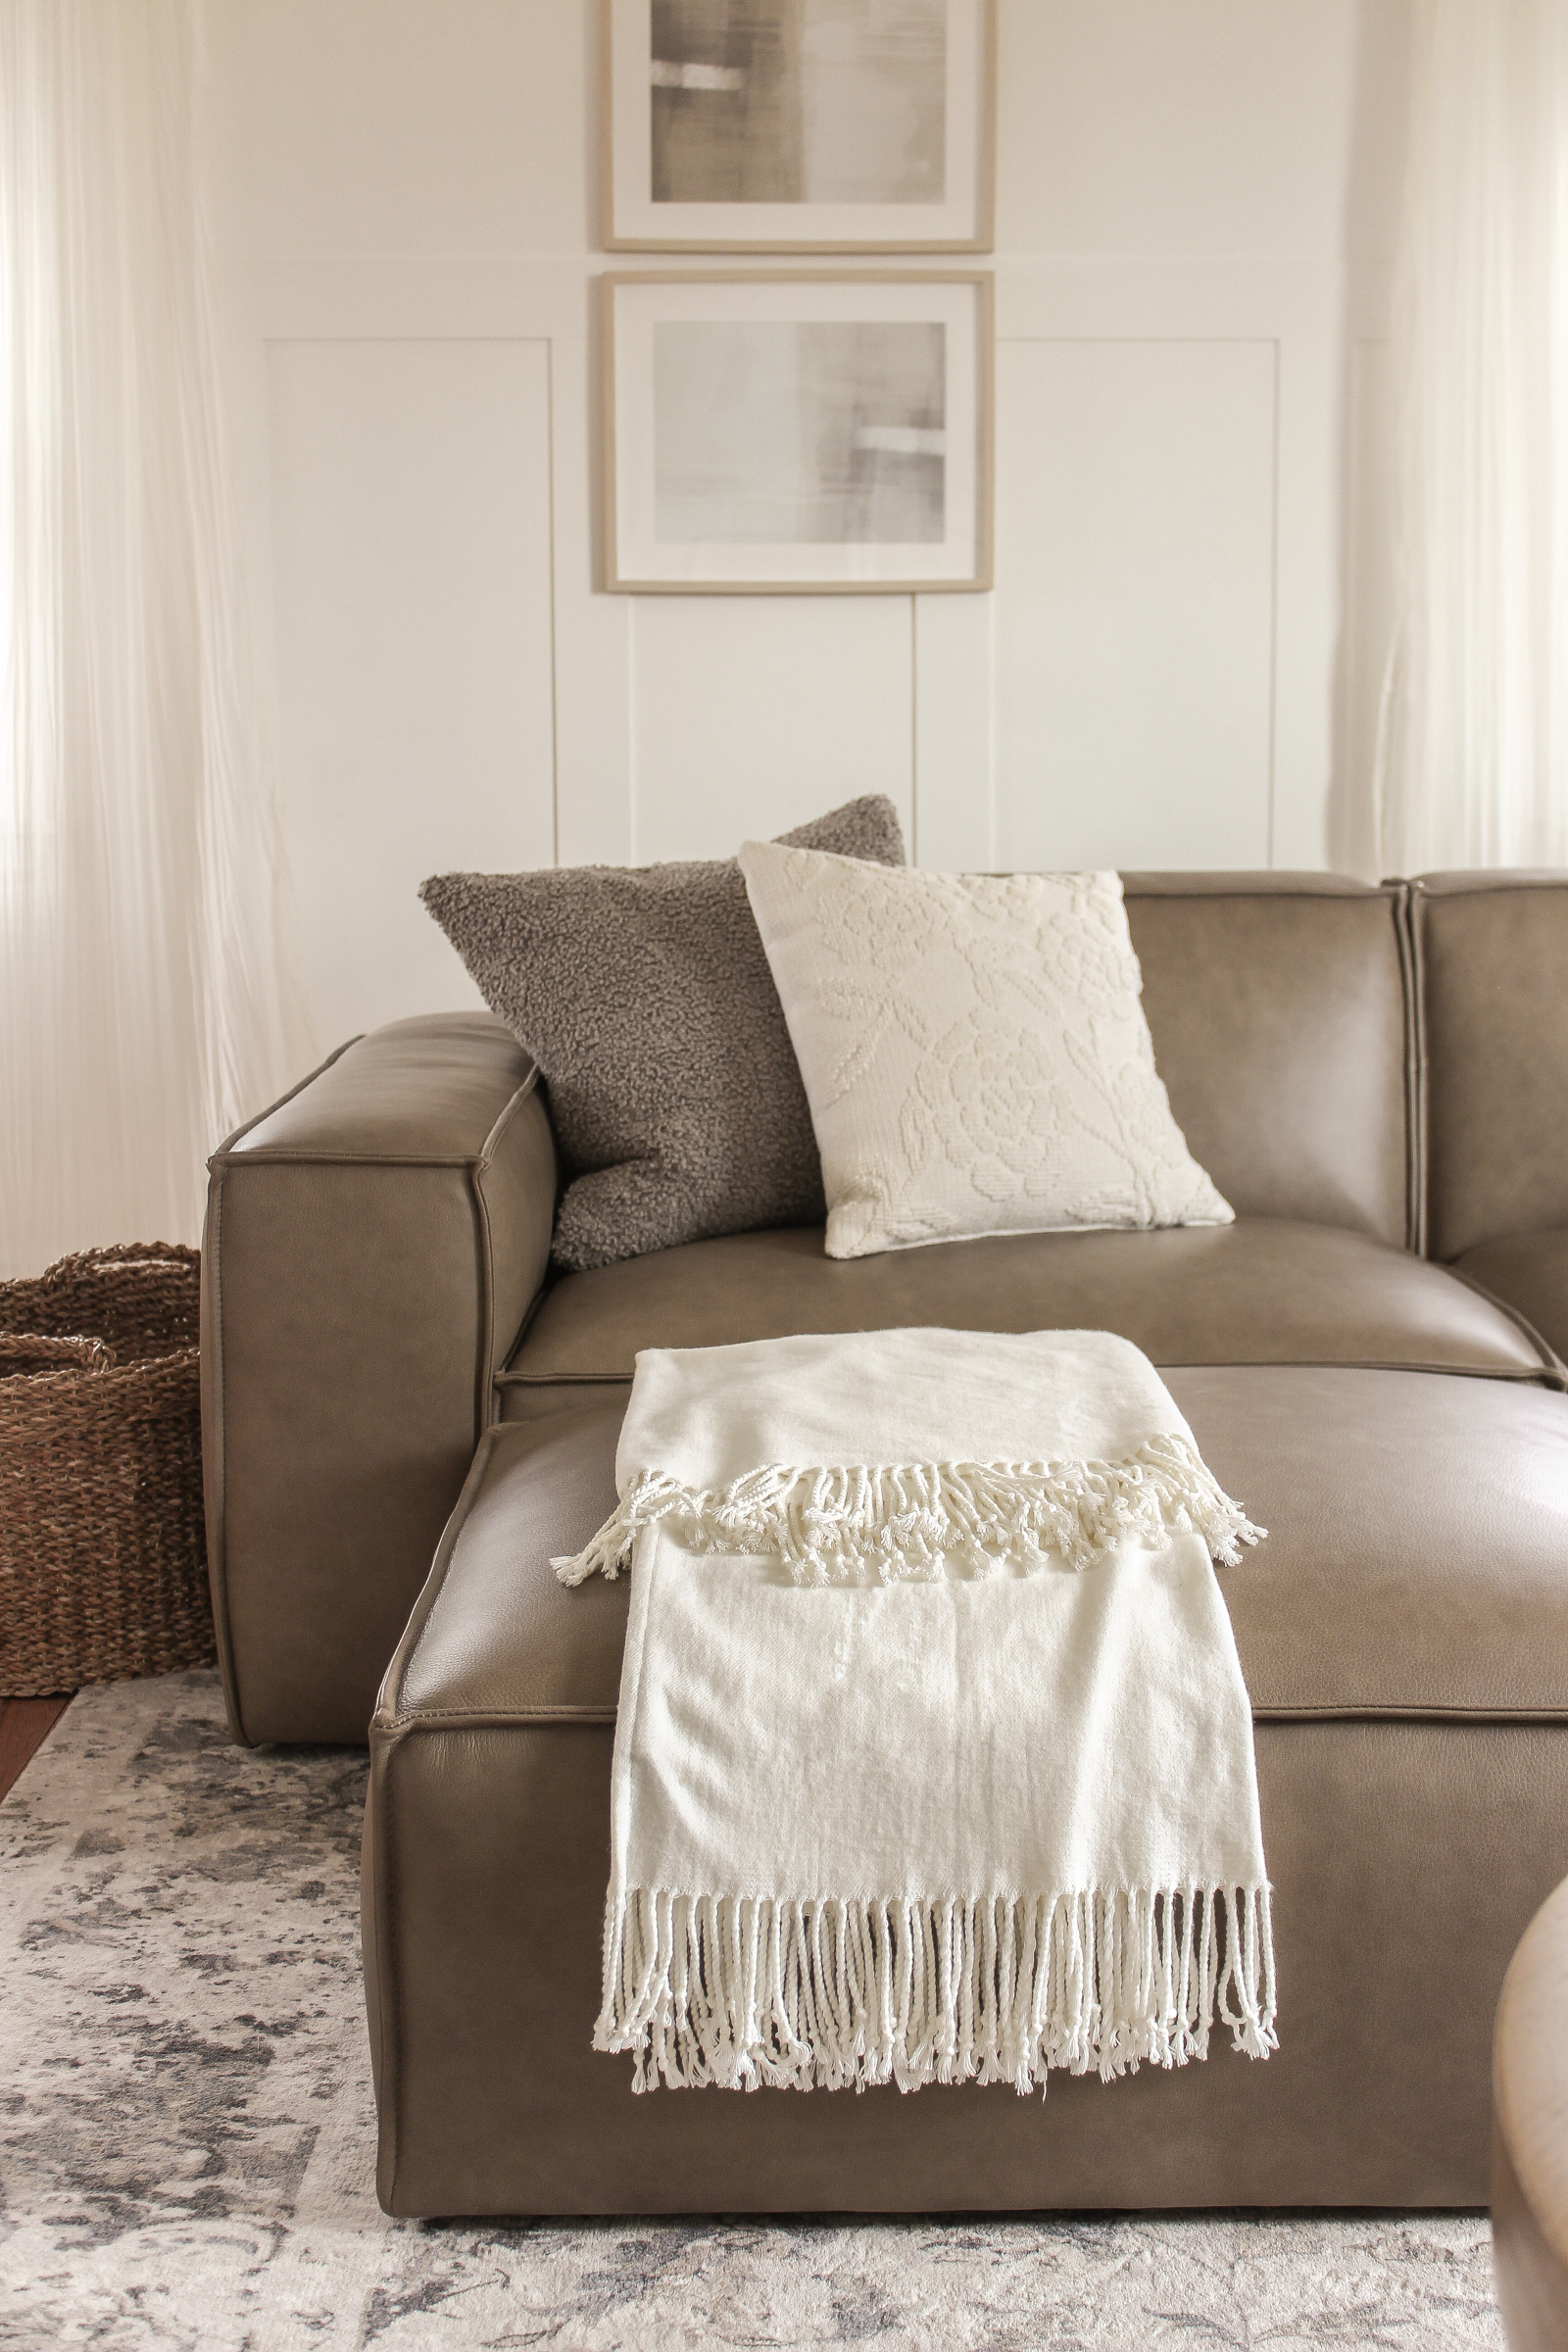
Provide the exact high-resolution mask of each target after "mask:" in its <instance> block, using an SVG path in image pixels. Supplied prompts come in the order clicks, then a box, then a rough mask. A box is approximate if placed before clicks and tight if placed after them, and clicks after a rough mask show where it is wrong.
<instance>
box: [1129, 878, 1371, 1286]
mask: <svg viewBox="0 0 1568 2352" xmlns="http://www.w3.org/2000/svg"><path fill="white" fill-rule="evenodd" d="M1122 884H1123V888H1124V890H1125V892H1126V899H1127V920H1128V925H1129V927H1130V929H1131V932H1132V939H1133V945H1134V947H1135V948H1136V949H1137V951H1138V958H1139V961H1140V963H1141V964H1142V966H1143V974H1144V1009H1145V1011H1146V1012H1147V1014H1148V1016H1149V1026H1150V1030H1151V1033H1152V1037H1153V1041H1154V1059H1155V1062H1156V1064H1157V1066H1158V1069H1159V1074H1160V1076H1161V1077H1162V1078H1163V1079H1164V1081H1165V1086H1166V1089H1167V1091H1168V1093H1169V1095H1170V1103H1171V1109H1172V1110H1173V1111H1174V1112H1175V1114H1176V1118H1177V1121H1178V1123H1179V1125H1180V1126H1181V1129H1182V1131H1183V1133H1184V1134H1185V1136H1186V1138H1187V1143H1188V1147H1189V1149H1190V1150H1191V1152H1192V1153H1193V1156H1194V1158H1195V1159H1197V1160H1199V1161H1200V1162H1201V1165H1202V1166H1203V1167H1205V1168H1206V1169H1207V1170H1208V1172H1209V1174H1210V1175H1211V1176H1212V1177H1213V1179H1214V1182H1215V1183H1216V1184H1217V1185H1218V1187H1219V1189H1220V1191H1221V1192H1222V1193H1223V1194H1224V1195H1225V1198H1226V1199H1227V1201H1230V1203H1231V1205H1232V1207H1233V1208H1234V1209H1235V1211H1236V1213H1237V1215H1238V1216H1239V1217H1299V1218H1305V1219H1310V1220H1312V1221H1314V1222H1316V1223H1318V1224H1324V1225H1341V1226H1345V1227H1348V1229H1349V1230H1350V1231H1352V1232H1356V1233H1367V1234H1372V1235H1374V1236H1375V1237H1376V1238H1377V1239H1378V1240H1380V1241H1386V1242H1392V1243H1394V1244H1396V1245H1397V1246H1400V1247H1403V1246H1406V1245H1407V1244H1409V1243H1411V1242H1412V1241H1413V1240H1414V1237H1415V1225H1414V1211H1413V1207H1412V1190H1413V1186H1412V1167H1413V1153H1412V1151H1411V1146H1410V1113H1409V1104H1410V1103H1411V1102H1412V1101H1413V1099H1414V1087H1413V1085H1412V1083H1411V1065H1412V1057H1413V1023H1412V1022H1411V1020H1410V1017H1409V1011H1408V991H1407V988H1406V985H1405V970H1406V963H1407V953H1406V944H1405V943H1406V932H1405V916H1404V891H1403V886H1402V885H1399V884H1392V885H1388V886H1385V887H1383V888H1378V889H1373V888H1369V887H1367V886H1366V885H1364V884H1362V883H1358V882H1350V881H1346V880H1343V879H1341V878H1340V877H1339V876H1336V875H1320V874H1124V875H1123V876H1122Z"/></svg>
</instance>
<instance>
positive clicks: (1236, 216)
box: [212, 0, 1407, 1043]
mask: <svg viewBox="0 0 1568 2352" xmlns="http://www.w3.org/2000/svg"><path fill="white" fill-rule="evenodd" d="M1406 4H1407V0H1001V24H1000V52H1001V81H1000V123H999V136H998V234H997V253H996V256H995V268H996V272H997V320H998V335H999V344H1000V348H999V352H998V367H997V402H998V411H997V458H998V464H997V510H998V516H997V550H998V564H997V586H996V590H995V593H994V594H993V595H991V596H988V597H984V598H980V597H972V596H949V597H941V596H922V597H913V598H911V597H903V596H870V597H865V598H863V599H861V598H857V599H851V598H823V599H819V600H814V599H810V598H778V599H769V598H733V599H723V598H710V597H694V598H690V599H686V598H663V597H650V598H643V599H638V598H625V597H607V596H605V595H603V594H600V593H597V592H596V591H595V589H594V587H593V577H594V553H593V549H594V538H595V534H596V531H597V527H598V506H597V500H598V490H597V478H596V475H597V463H596V462H597V444H596V437H595V434H594V432H593V431H592V430H591V427H590V418H591V417H597V380H596V365H597V355H596V351H595V348H594V342H593V336H592V332H591V328H590V318H591V294H592V287H593V280H594V278H595V276H596V274H597V272H598V271H599V270H602V269H604V268H606V267H610V266H612V265H611V264H610V263H609V262H608V261H607V259H606V257H604V256H603V255H602V254H601V253H600V252H599V251H598V249H597V244H596V238H597V172H598V155H597V130H598V14H599V12H598V8H597V5H594V4H592V0H221V5H219V6H217V7H215V9H214V11H213V17H212V53H213V65H214V73H215V101H216V110H217V111H216V118H215V136H216V139H217V142H218V160H219V163H220V168H221V179H220V204H219V210H218V216H217V220H216V235H217V244H218V253H219V264H220V279H221V293H222V296H223V298H224V302H225V307H226V311H227V316H228V321H229V326H230V330H231V331H230V343H231V358H232V376H233V385H234V398H235V413H236V426H237V432H236V441H237V450H238V455H239V461H240V466H241V471H242V482H243V489H244V495H245V500H246V511H247V516H248V529H249V539H250V547H251V569H252V587H253V594H254V597H255V603H256V619H257V627H258V634H259V636H260V637H261V639H262V641H263V649H264V661H265V662H266V665H267V668H268V672H269V674H270V676H271V677H273V678H274V679H275V694H276V704H275V711H274V712H273V730H274V737H275V742H276V747H277V767H278V781H279V793H280V799H281V804H282V809H283V817H284V828H285V835H286V839H287V843H288V847H289V852H290V858H291V864H292V868H293V874H294V883H295V892H296V897H297V901H298V907H299V916H300V932H301V956H302V963H303V967H304V973H305V979H306V986H307V990H308V994H309V998H310V1002H311V1005H312V1007H313V1010H314V1013H315V1017H316V1020H317V1024H318V1027H319V1032H320V1035H321V1038H322V1042H323V1043H329V1042H335V1040H336V1039H337V1038H339V1037H341V1036H342V1035H344V1034H346V1033H348V1032H349V1031H351V1030H353V1029H356V1028H362V1027H365V1026H368V1025H369V1024H371V1023H373V1022H375V1021H377V1020H381V1019H386V1018H390V1017H393V1016H395V1015H397V1014H399V1013H402V1012H405V1011H409V1010H414V1009H417V1008H422V1007H434V1006H437V1005H444V1004H445V1005H454V1004H464V1003H467V1002H471V1001H472V997H471V992H470V990H469V988H468V985H467V983H466V979H465V977H464V975H463V973H462V971H461V969H460V967H459V966H458V963H457V960H456V958H455V957H454V956H451V955H450V953H449V951H448V950H447V949H446V948H445V946H444V944H443V942H442V941H441V939H440V937H439V935H438V934H437V933H436V931H435V930H434V927H433V925H431V924H430V923H429V921H428V919H427V918H426V917H425V916H424V914H423V913H422V911H421V909H420V908H419V907H418V906H417V902H416V901H415V897H414V893H415V890H416V888H417V883H418V881H419V879H420V878H421V876H422V875H424V874H426V873H428V872H431V871H433V870H435V869H438V868H440V867H443V866H450V865H473V866H489V867H511V866H521V865H529V864H538V863H547V862H549V861H550V860H551V858H560V859H561V860H563V861H568V862H570V861H577V860H581V859H587V858H598V859H605V860H612V861H614V860H621V859H627V858H635V859H641V858H666V857H687V856H694V855H696V856H704V855H719V854H723V853H725V852H727V851H729V850H731V849H733V848H734V846H735V845H736V844H737V843H738V842H739V841H740V840H741V839H742V838H743V837H744V836H745V835H746V834H748V833H751V832H774V831H778V830H779V829H781V828H782V827H784V826H786V825H789V824H792V823H795V822H798V821H799V820H800V819H801V818H803V817H806V816H809V815H810V814H813V813H815V812H817V811H819V810H821V809H825V808H827V807H829V806H830V805H832V803H834V802H835V801H838V800H842V799H844V798H847V797H848V796H849V795H851V794H852V793H855V792H860V791H867V790H872V789H876V790H882V791H886V792H888V793H891V794H892V796H893V798H894V799H895V800H896V801H897V803H898V804H899V807H900V809H901V810H902V811H903V813H904V815H905V819H906V822H907V827H908V830H909V833H910V836H911V839H912V841H913V844H914V847H915V851H916V854H917V856H918V857H919V858H920V860H921V862H922V863H926V864H933V865H968V866H985V865H1005V864H1028V865H1094V864H1114V865H1120V866H1128V867H1136V866H1159V865H1190V864H1208V865H1259V864H1267V863H1273V864H1277V865H1323V864H1326V863H1330V862H1334V863H1341V864H1345V863H1349V864H1352V865H1357V866H1360V867H1361V868H1363V869H1365V868H1366V867H1367V865H1368V861H1369V860H1370V858H1371V855H1372V851H1371V836H1370V830H1369V826H1368V821H1367V813H1366V810H1367V794H1366V777H1367V772H1368V763H1369V760H1370V742H1371V730H1372V727H1373V726H1374V725H1375V712H1376V693H1377V679H1378V676H1379V674H1380V670H1381V663H1382V658H1383V643H1384V632H1385V630H1386V609H1387V592H1386V562H1387V551H1386V534H1387V513H1386V498H1385V495H1384V487H1383V479H1384V465H1385V461H1384V457H1383V454H1382V453H1383V450H1384V445H1385V442H1386V433H1387V419H1386V398H1385V394H1384V389H1383V387H1384V382H1385V370H1384V368H1383V366H1382V354H1381V339H1382V337H1383V335H1384V333H1385V319H1386V311H1387V300H1388V285H1387V279H1388V270H1387V257H1388V253H1389V249H1390V246H1391V243H1392V238H1393V229H1394V216H1395V209H1396V204H1397V182H1398V175H1399V168H1400V147H1401V141H1402V120H1403V55H1404V26H1405V9H1406ZM614 266H625V264H624V261H623V260H622V261H618V262H617V263H616V265H614ZM650 266H652V267H657V266H658V264H657V262H654V263H652V264H651V265H650ZM694 266H695V267H702V266H703V265H701V264H700V263H699V264H696V265H694Z"/></svg>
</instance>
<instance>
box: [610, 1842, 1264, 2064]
mask: <svg viewBox="0 0 1568 2352" xmlns="http://www.w3.org/2000/svg"><path fill="white" fill-rule="evenodd" d="M604 1981H605V1984H606V1985H607V1986H608V1987H609V1988H610V1989H609V1991H608V1992H607V1996H606V2000H605V2006H604V2010H603V2013H602V2014H601V2016H600V2019H599V2022H598V2025H597V2027H596V2028H595V2031H594V2047H595V2048H596V2049H599V2050H608V2051H619V2052H626V2051H630V2052H631V2053H632V2054H633V2056H634V2057H635V2059H636V2062H637V2063H636V2073H635V2077H634V2081H633V2088H634V2089H636V2090H652V2089H655V2088H657V2087H658V2085H659V2084H660V2083H661V2082H662V2083H664V2084H667V2085H669V2086H670V2087H675V2086H677V2085H693V2086H695V2085H698V2084H702V2083H712V2084H714V2085H716V2086H717V2087H719V2088H721V2089H727V2090H755V2089H757V2088H759V2087H760V2085H762V2084H764V2083H765V2084H772V2085H775V2086H778V2087H782V2088H785V2089H792V2090H812V2089H818V2090H843V2089H848V2088H850V2087H851V2086H853V2087H854V2088H856V2089H857V2090H863V2089H865V2088H866V2086H867V2085H868V2084H874V2083H883V2082H896V2083H897V2084H898V2086H899V2088H900V2089H901V2090H918V2089H919V2088H920V2087H921V2085H922V2084H923V2083H927V2082H1010V2083H1012V2084H1013V2086H1014V2088H1015V2089H1016V2090H1018V2091H1019V2092H1020V2093H1027V2092H1029V2091H1032V2090H1033V2089H1034V2088H1035V2086H1036V2085H1037V2084H1038V2085H1039V2086H1040V2088H1041V2090H1042V2091H1044V2089H1045V2087H1046V2080H1047V2075H1048V2072H1049V2070H1050V2069H1051V2068H1052V2067H1065V2068H1066V2069H1067V2070H1068V2072H1069V2073H1071V2074H1075V2075H1085V2074H1090V2073H1097V2072H1098V2073H1099V2075H1100V2076H1101V2078H1102V2080H1103V2081H1105V2082H1109V2081H1110V2080H1111V2079H1112V2077H1114V2076H1117V2075H1121V2074H1125V2073H1126V2072H1127V2071H1128V2070H1129V2069H1132V2070H1134V2071H1136V2070H1137V2068H1138V2067H1139V2066H1141V2065H1144V2064H1146V2063H1147V2064H1149V2065H1152V2066H1163V2067H1171V2066H1185V2065H1186V2064H1187V2062H1188V2061H1189V2059H1201V2058H1205V2057H1206V2056H1207V2055H1208V2039H1209V2034H1210V2032H1211V2030H1212V2029H1213V2027H1214V2024H1215V2021H1216V2018H1217V2019H1218V2022H1219V2023H1220V2025H1221V2026H1228V2027H1229V2028H1230V2032H1231V2037H1232V2041H1233V2043H1234V2046H1235V2047H1236V2048H1237V2049H1238V2050H1240V2051H1242V2052H1244V2053H1245V2054H1246V2055H1247V2056H1249V2057H1251V2058H1266V2057H1267V2056H1268V2054H1269V2051H1270V2050H1271V2049H1275V2048H1277V2047H1278V2041H1277V2038H1276V2035H1275V2032H1274V1943H1273V1935H1272V1930H1271V1926H1270V1919H1269V1889H1268V1887H1267V1886H1266V1885H1257V1886H1252V1887H1161V1888H1157V1889H1152V1890H1151V1889H1149V1888H1145V1887H1137V1888H1130V1889H1129V1888H1121V1889H1116V1890H1114V1891H1109V1892H1106V1891H1101V1890H1098V1889H1097V1890H1093V1891H1088V1892H1078V1893H1072V1894H1054V1895H1036V1896H1023V1897H1012V1896H1006V1895H1000V1896H997V1897H996V1898H994V1899H985V1898H983V1899H981V1900H978V1901H963V1900H959V1899H956V1898H955V1897H953V1896H948V1897H945V1898H943V1899H941V1900H938V1901H924V1900H918V1899H895V1900H892V1901H885V1902H862V1901H850V1902H839V1901H816V1902H786V1901H777V1900H774V1899H773V1898H771V1897H768V1896H751V1895H747V1896H733V1897H732V1896H728V1895H684V1894H670V1893H666V1892H663V1891H662V1890H658V1889H652V1890H648V1889H643V1888H641V1887H638V1888H634V1889H632V1890H631V1891H630V1892H628V1893H627V1894H626V1895H625V1896H624V1897H623V1898H622V1899H621V1901H620V1902H619V1903H618V1904H617V1903H615V1902H614V1901H612V1903H611V1904H610V1906H609V1907H608V1909H607V1913H606V1920H605V1980H604Z"/></svg>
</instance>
